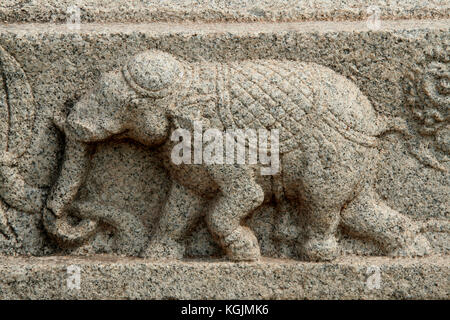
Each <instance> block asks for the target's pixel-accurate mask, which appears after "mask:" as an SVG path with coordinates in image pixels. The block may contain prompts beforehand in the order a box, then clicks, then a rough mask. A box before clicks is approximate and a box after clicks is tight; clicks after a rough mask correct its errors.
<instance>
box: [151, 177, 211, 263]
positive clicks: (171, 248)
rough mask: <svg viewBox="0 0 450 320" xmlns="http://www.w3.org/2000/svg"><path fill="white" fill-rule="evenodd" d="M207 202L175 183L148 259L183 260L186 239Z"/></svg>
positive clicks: (164, 208)
mask: <svg viewBox="0 0 450 320" xmlns="http://www.w3.org/2000/svg"><path fill="white" fill-rule="evenodd" d="M202 207H203V200H202V199H201V198H200V197H199V196H197V195H195V194H193V193H192V192H190V191H189V190H188V189H187V188H186V187H184V186H183V185H181V184H180V183H178V182H176V181H173V182H172V186H171V188H170V191H169V194H168V197H167V200H166V202H165V204H164V206H163V208H162V210H161V217H160V220H159V223H158V226H157V228H156V230H155V234H154V235H153V237H152V240H151V241H150V244H149V246H148V248H147V250H146V252H145V253H144V256H145V257H148V258H155V259H158V258H172V259H182V258H183V257H184V252H185V244H184V243H183V242H184V239H185V238H186V235H187V233H188V231H189V230H190V228H191V227H192V226H193V225H194V222H195V220H196V219H197V218H198V217H199V216H200V213H201V210H202Z"/></svg>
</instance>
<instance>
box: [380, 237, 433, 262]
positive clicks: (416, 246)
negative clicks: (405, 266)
mask: <svg viewBox="0 0 450 320" xmlns="http://www.w3.org/2000/svg"><path fill="white" fill-rule="evenodd" d="M432 251H433V250H432V248H431V245H430V243H429V242H428V239H427V238H426V237H425V236H424V235H422V234H418V235H417V236H416V237H415V238H414V240H413V241H412V242H411V243H410V244H408V245H406V246H403V247H400V248H396V249H393V250H391V251H390V252H388V256H390V257H423V256H426V255H429V254H431V253H432Z"/></svg>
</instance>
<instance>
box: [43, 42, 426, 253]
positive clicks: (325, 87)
mask: <svg viewBox="0 0 450 320" xmlns="http://www.w3.org/2000/svg"><path fill="white" fill-rule="evenodd" d="M194 121H200V122H201V123H202V124H203V125H204V126H205V127H213V128H218V129H221V130H225V129H228V128H241V129H245V128H252V129H258V128H264V129H268V130H271V129H278V130H279V161H280V171H279V172H278V173H277V174H276V175H265V176H262V175H261V174H260V173H259V170H258V169H259V166H260V165H250V164H240V165H235V164H215V165H207V164H180V165H176V164H174V163H173V162H172V161H171V157H170V155H171V150H172V149H173V147H174V145H175V141H172V139H170V137H171V134H172V133H173V131H174V130H175V129H177V128H187V129H189V128H192V126H193V123H194ZM57 122H58V123H59V127H60V128H61V129H62V130H63V131H64V133H65V135H66V142H67V145H66V150H65V157H64V163H63V166H62V170H61V174H60V177H59V179H58V181H57V182H56V184H55V186H54V187H53V189H52V191H51V193H50V196H49V198H48V201H47V209H46V210H45V215H44V222H45V225H46V227H47V229H48V230H49V232H50V233H51V234H53V235H55V236H56V237H57V238H58V239H60V240H62V242H64V241H68V242H71V241H80V240H85V239H87V238H88V237H89V236H90V235H91V234H92V233H93V232H95V227H96V224H97V223H98V221H106V222H108V223H110V224H112V225H113V226H115V227H117V229H118V230H119V232H120V233H122V234H123V236H124V237H128V240H129V241H128V244H127V245H126V246H125V252H126V253H127V252H128V253H136V252H138V253H141V254H142V255H143V256H149V257H171V258H181V257H182V256H183V249H184V247H183V245H182V244H181V242H182V240H183V238H184V237H185V236H186V232H187V231H188V230H189V229H190V228H191V227H192V225H193V224H194V222H195V221H196V220H195V219H196V217H198V216H199V215H200V214H202V213H204V214H205V218H206V222H207V225H208V227H209V230H210V232H211V233H212V235H213V237H214V239H216V241H217V242H218V244H219V245H220V246H221V247H222V248H223V249H224V251H225V252H226V254H227V256H228V258H229V259H231V260H235V261H240V260H247V261H252V260H256V259H258V258H259V256H260V249H259V245H258V242H257V239H256V237H255V235H254V234H253V232H252V231H251V230H250V229H249V228H248V227H246V226H245V224H244V221H245V218H246V217H247V216H248V215H249V214H250V213H251V212H252V211H253V210H255V209H256V208H258V207H259V206H260V205H261V204H262V203H263V202H264V201H265V200H268V199H272V197H273V196H274V195H275V198H276V199H280V198H284V197H285V198H287V199H288V200H289V201H292V202H294V203H295V204H296V205H297V207H298V211H299V214H301V215H303V216H304V217H305V218H306V219H305V220H306V221H307V223H306V226H305V234H304V235H302V236H301V237H300V238H299V241H298V253H299V255H300V256H301V257H303V258H304V259H307V260H311V261H323V260H325V261H326V260H332V259H334V258H335V257H336V256H337V255H338V254H339V248H338V244H337V241H336V238H335V233H336V229H337V226H338V224H339V223H342V224H343V225H344V226H345V227H346V229H348V230H349V231H351V232H353V233H354V234H357V235H358V236H360V237H363V238H368V239H371V240H375V241H376V242H378V243H379V244H380V246H381V247H382V248H383V249H385V251H386V253H387V254H390V255H422V254H425V253H427V252H428V251H429V245H428V243H427V240H426V239H425V238H424V237H423V236H422V235H420V234H419V230H418V229H419V228H418V227H417V226H416V224H415V223H414V222H413V221H411V220H410V219H409V218H407V217H405V216H403V215H401V214H399V213H398V212H396V211H395V210H393V209H391V208H389V207H388V206H387V205H386V204H384V203H383V202H382V200H381V199H379V198H378V197H377V195H376V194H375V192H374V191H373V189H372V185H373V183H374V181H373V177H374V169H375V168H376V165H377V159H378V153H379V148H378V142H379V136H380V135H382V134H383V133H384V132H386V131H388V130H401V128H400V127H399V126H397V127H396V125H394V124H393V123H394V122H393V121H388V120H387V119H386V118H384V117H382V116H380V115H378V114H377V113H376V112H375V110H374V109H373V107H372V105H371V103H370V102H369V100H368V99H367V98H366V97H365V96H364V95H363V94H362V93H361V91H360V90H359V89H358V88H357V87H356V85H355V84H353V83H352V82H351V81H349V80H348V79H346V78H345V77H343V76H340V75H338V74H337V73H335V72H334V71H332V70H330V69H328V68H326V67H323V66H320V65H317V64H314V63H301V62H296V61H275V60H251V61H238V62H229V63H215V62H201V63H188V62H185V61H181V60H179V59H176V58H175V57H173V56H172V55H170V54H168V53H164V52H161V51H146V52H142V53H140V54H138V55H136V56H134V57H132V58H131V59H130V60H129V61H128V62H127V63H126V64H125V66H124V67H123V68H122V69H121V70H116V71H113V72H110V73H107V74H104V75H103V77H102V78H101V80H100V81H99V83H98V85H97V87H95V88H93V89H92V91H90V92H89V93H87V94H86V95H85V96H84V97H83V98H82V99H80V101H78V102H77V103H76V104H75V105H74V106H73V108H72V110H70V112H69V113H68V115H67V116H62V117H61V119H59V120H57ZM110 138H131V139H133V140H135V141H137V142H139V143H142V144H144V145H146V146H152V147H158V148H159V149H158V150H159V155H160V157H161V161H163V162H164V164H165V166H166V167H167V169H168V172H169V173H170V175H171V177H172V186H171V190H170V192H169V195H168V198H167V201H166V202H165V204H164V206H163V209H162V213H161V218H160V221H159V225H158V227H157V228H156V232H155V234H154V235H153V236H152V239H151V241H150V243H149V244H148V247H147V248H145V247H146V240H147V238H146V236H143V234H144V231H143V229H144V228H143V227H142V225H140V224H139V222H138V221H137V219H136V218H134V217H133V214H132V213H123V212H115V211H114V210H112V209H111V210H110V209H108V208H106V209H105V208H98V207H97V208H92V206H90V205H89V203H80V202H77V201H75V199H76V197H77V194H78V191H79V188H80V186H81V185H82V184H83V182H84V178H85V175H86V172H87V170H88V161H89V155H90V151H89V148H90V145H92V143H96V142H101V141H104V140H106V139H110ZM199 201H200V202H202V203H204V206H203V209H202V210H198V205H194V204H198V202H199ZM69 212H72V214H74V215H78V216H79V217H80V218H82V219H83V220H82V222H81V224H80V225H78V226H72V225H70V224H69V223H68V215H69ZM130 241H131V242H130ZM130 247H131V249H130V250H128V249H126V248H130ZM141 249H142V250H143V251H142V252H141ZM127 250H128V251H127Z"/></svg>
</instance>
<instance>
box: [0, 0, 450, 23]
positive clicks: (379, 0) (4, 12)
mask: <svg viewBox="0 0 450 320" xmlns="http://www.w3.org/2000/svg"><path fill="white" fill-rule="evenodd" d="M361 2H362V1H359V0H345V1H344V0H336V1H329V0H271V1H267V0H251V1H240V0H215V1H212V0H175V1H173V0H83V1H77V0H34V1H30V0H23V1H17V0H2V3H1V4H0V21H3V22H8V23H11V22H63V21H65V20H66V19H67V15H68V14H67V8H68V7H70V6H73V5H77V6H78V7H79V8H80V12H81V18H82V20H83V21H85V22H155V21H207V22H218V21H233V22H242V21H314V20H322V21H323V20H328V21H332V20H333V21H338V20H361V19H365V18H366V17H367V16H368V13H367V8H368V7H369V6H374V5H375V6H378V7H379V8H380V15H381V17H382V18H384V19H391V20H394V19H410V18H417V19H427V18H448V17H449V15H450V5H449V3H448V1H446V0H407V1H405V0H391V1H388V2H387V1H384V0H373V1H370V3H364V2H363V3H361Z"/></svg>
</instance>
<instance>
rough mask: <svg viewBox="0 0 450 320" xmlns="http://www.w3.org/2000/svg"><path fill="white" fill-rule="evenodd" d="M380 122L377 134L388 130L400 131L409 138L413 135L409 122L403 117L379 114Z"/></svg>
mask: <svg viewBox="0 0 450 320" xmlns="http://www.w3.org/2000/svg"><path fill="white" fill-rule="evenodd" d="M378 124H379V125H378V132H377V134H376V135H377V136H380V135H383V134H385V133H388V132H398V133H400V134H402V135H403V136H405V137H406V138H408V139H409V138H411V137H412V136H413V135H412V133H411V131H410V129H409V127H408V123H407V122H406V120H405V119H403V118H400V117H386V116H378Z"/></svg>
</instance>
